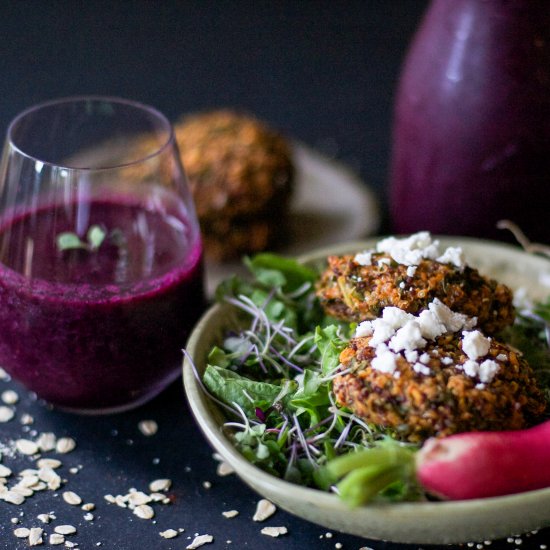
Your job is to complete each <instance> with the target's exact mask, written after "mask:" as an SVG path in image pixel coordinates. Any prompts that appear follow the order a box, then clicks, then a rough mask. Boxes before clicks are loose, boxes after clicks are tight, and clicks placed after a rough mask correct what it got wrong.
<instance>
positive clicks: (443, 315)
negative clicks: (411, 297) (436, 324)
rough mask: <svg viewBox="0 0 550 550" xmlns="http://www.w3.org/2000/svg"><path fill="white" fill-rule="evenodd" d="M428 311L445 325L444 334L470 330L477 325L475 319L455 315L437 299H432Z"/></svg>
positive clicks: (459, 314) (461, 314) (460, 314)
mask: <svg viewBox="0 0 550 550" xmlns="http://www.w3.org/2000/svg"><path fill="white" fill-rule="evenodd" d="M428 310H429V311H432V312H433V313H434V314H435V315H436V316H437V318H438V319H439V321H440V322H441V323H443V324H444V325H445V327H446V329H447V331H446V332H458V331H459V330H463V329H466V330H470V329H472V328H474V327H475V326H476V324H477V317H468V316H467V315H464V314H463V313H455V312H454V311H452V310H451V309H450V308H449V307H447V306H446V305H445V304H444V303H443V302H442V301H441V300H440V299H439V298H434V300H433V302H432V303H431V304H430V305H429V306H428Z"/></svg>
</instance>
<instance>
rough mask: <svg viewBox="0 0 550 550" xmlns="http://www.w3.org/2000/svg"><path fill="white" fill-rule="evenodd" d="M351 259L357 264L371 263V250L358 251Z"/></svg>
mask: <svg viewBox="0 0 550 550" xmlns="http://www.w3.org/2000/svg"><path fill="white" fill-rule="evenodd" d="M353 261H354V262H355V263H356V264H358V265H371V264H372V251H371V250H365V251H364V252H359V253H358V254H356V255H355V257H354V258H353Z"/></svg>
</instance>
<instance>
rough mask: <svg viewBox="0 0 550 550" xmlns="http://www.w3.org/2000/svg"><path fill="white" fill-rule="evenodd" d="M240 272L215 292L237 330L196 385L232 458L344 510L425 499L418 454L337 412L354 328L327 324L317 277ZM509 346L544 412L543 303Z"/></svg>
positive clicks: (296, 267)
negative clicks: (323, 495) (338, 382)
mask: <svg viewBox="0 0 550 550" xmlns="http://www.w3.org/2000/svg"><path fill="white" fill-rule="evenodd" d="M245 262H246V265H247V267H248V269H249V270H250V271H251V273H252V275H253V278H252V280H247V279H243V278H238V277H233V278H231V279H229V280H227V281H225V282H224V283H222V284H221V285H220V286H219V287H218V289H217V291H216V298H217V300H219V301H225V302H229V303H230V304H232V305H233V306H235V308H236V309H237V310H238V311H239V315H240V318H241V323H242V324H241V326H242V328H241V329H239V330H234V331H233V332H231V333H229V334H226V336H225V339H224V341H223V342H221V343H220V345H219V346H216V347H214V348H213V349H212V350H211V352H210V354H209V357H208V361H207V363H208V364H207V367H206V370H205V372H204V375H203V379H202V383H203V387H204V388H205V390H206V391H207V392H208V393H209V394H210V396H211V397H212V398H213V399H215V400H216V401H217V402H218V403H220V404H221V405H222V406H223V407H224V409H225V410H226V411H227V415H228V417H229V418H230V420H229V421H228V422H227V423H226V424H225V427H226V428H227V429H228V430H230V433H231V437H232V439H233V441H234V443H235V445H236V447H237V449H238V450H239V451H240V452H241V453H242V454H243V455H244V456H245V457H246V458H247V459H248V460H249V461H250V462H252V463H253V464H255V465H257V466H259V467H260V468H262V469H264V470H265V471H267V472H269V473H271V474H273V475H276V476H278V477H281V478H283V479H285V480H288V481H292V482H295V483H299V484H302V485H307V486H314V487H319V488H321V489H324V490H328V489H331V488H332V489H333V490H336V491H337V492H339V493H340V495H341V497H342V498H343V499H344V500H346V501H347V502H348V503H349V504H350V505H359V504H361V503H363V502H365V501H366V500H370V499H372V498H376V499H382V500H415V499H421V498H423V494H422V492H421V491H420V489H419V486H418V485H417V483H416V480H415V478H414V475H413V474H412V472H413V469H414V468H413V464H414V453H415V450H416V449H417V447H415V446H414V445H412V444H408V443H401V442H398V441H396V440H395V439H393V438H392V433H391V432H389V431H387V430H384V429H382V428H380V427H377V426H373V425H369V424H367V423H365V422H364V421H363V420H362V419H360V418H358V417H357V416H355V415H354V414H353V413H352V412H351V411H350V410H348V409H346V408H343V407H339V406H337V405H336V403H335V400H334V396H333V394H332V392H331V381H332V379H333V377H334V376H335V375H336V371H337V370H338V368H339V355H340V352H341V351H342V350H343V349H344V347H345V346H346V345H347V341H348V339H349V337H350V335H351V333H352V332H353V331H354V329H355V325H354V324H352V325H348V324H346V323H340V322H338V321H335V320H334V319H333V318H329V317H327V316H325V314H324V312H323V310H322V309H321V307H320V305H319V304H318V301H317V299H316V297H315V293H314V284H315V281H316V280H317V277H318V273H317V272H316V271H315V270H314V269H311V268H309V267H307V266H304V265H301V264H299V263H297V262H296V261H294V260H290V259H287V258H283V257H280V256H277V255H274V254H259V255H257V256H255V257H254V258H252V259H250V258H247V259H246V260H245ZM507 339H508V341H509V342H510V343H511V344H512V345H514V346H516V347H517V348H519V349H521V350H522V351H523V352H524V353H525V355H526V356H527V359H528V360H530V361H531V364H532V365H533V367H534V368H535V369H536V371H537V375H538V376H539V378H540V383H541V385H542V386H543V387H544V388H545V391H546V392H547V396H548V401H549V402H550V352H549V345H550V300H549V301H548V302H546V303H544V304H538V305H537V306H536V307H534V308H532V309H530V310H525V311H523V312H521V313H520V315H519V316H518V322H517V323H516V324H515V325H514V326H513V327H512V328H511V329H509V330H508V334H507ZM365 450H369V451H368V465H365V460H364V456H365V455H364V452H365ZM350 451H358V452H350ZM338 479H341V481H340V482H339V483H337V484H336V481H337V480H338Z"/></svg>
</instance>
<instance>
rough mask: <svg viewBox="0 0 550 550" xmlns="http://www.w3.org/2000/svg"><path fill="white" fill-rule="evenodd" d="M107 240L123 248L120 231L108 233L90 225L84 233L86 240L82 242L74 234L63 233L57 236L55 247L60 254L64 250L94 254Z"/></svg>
mask: <svg viewBox="0 0 550 550" xmlns="http://www.w3.org/2000/svg"><path fill="white" fill-rule="evenodd" d="M106 239H108V240H109V242H111V243H112V244H114V245H115V246H117V247H119V248H120V247H124V246H125V244H126V239H125V237H124V234H123V233H122V231H121V230H120V229H116V228H115V229H113V230H112V231H110V232H109V233H107V231H106V230H105V228H104V227H102V226H101V225H97V224H94V225H91V226H90V228H89V229H88V231H87V232H86V240H82V239H81V238H80V237H79V236H78V235H77V234H76V233H74V232H72V231H65V232H63V233H60V234H59V235H57V238H56V245H57V249H58V250H59V251H60V252H64V251H65V250H86V251H88V252H95V251H96V250H98V249H99V248H100V247H101V245H102V244H103V243H104V242H105V240H106Z"/></svg>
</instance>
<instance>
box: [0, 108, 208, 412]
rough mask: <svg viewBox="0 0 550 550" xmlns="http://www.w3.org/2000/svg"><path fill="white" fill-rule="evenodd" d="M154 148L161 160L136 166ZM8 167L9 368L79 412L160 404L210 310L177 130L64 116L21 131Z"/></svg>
mask: <svg viewBox="0 0 550 550" xmlns="http://www.w3.org/2000/svg"><path fill="white" fill-rule="evenodd" d="M48 121H49V124H48ZM36 134H38V135H36ZM144 135H147V136H151V135H153V136H155V139H153V140H152V143H153V144H154V146H153V147H152V149H151V152H150V154H149V155H148V156H146V157H144V158H141V157H140V158H132V147H133V146H135V144H136V139H137V140H139V139H141V138H142V136H144ZM30 136H32V137H30ZM115 151H116V159H117V160H116V161H113V160H111V157H112V156H113V152H115ZM106 157H108V158H106ZM121 158H122V159H123V162H121V160H120V159H121ZM117 162H118V163H120V164H117ZM140 164H143V170H140ZM2 166H3V172H2V174H3V176H4V177H3V179H2V182H1V185H2V187H1V189H0V365H2V366H3V367H4V368H5V369H6V371H8V372H9V373H10V374H11V375H12V376H13V377H14V378H15V379H17V380H19V381H20V382H22V383H23V384H24V385H25V386H26V387H27V388H29V389H30V390H32V391H34V392H36V394H37V395H38V396H39V397H41V398H43V399H45V400H47V401H48V402H50V403H52V404H54V405H57V406H59V407H61V408H64V409H68V410H72V411H78V412H95V413H101V412H113V411H118V410H124V409H127V408H130V407H133V406H136V405H138V404H140V403H143V402H145V401H147V400H148V399H150V398H152V397H153V396H155V395H156V394H158V393H159V392H160V391H161V390H162V389H163V388H165V387H166V386H167V385H168V384H169V383H170V382H171V381H173V380H174V379H175V378H176V377H177V376H178V375H179V372H180V367H181V361H182V348H183V346H184V344H185V341H186V338H187V335H188V333H189V331H190V329H191V327H192V326H193V324H194V323H195V321H196V320H197V319H198V317H199V315H200V314H201V313H202V311H203V308H204V304H205V299H204V292H203V273H202V248H201V241H200V234H199V230H198V223H197V219H196V216H195V212H194V208H193V204H192V200H191V198H190V195H189V192H188V189H187V186H186V182H185V179H184V175H183V171H182V169H181V165H180V162H179V155H178V152H177V148H176V145H175V143H174V139H173V135H172V132H171V127H170V125H169V123H168V122H167V121H166V119H165V118H164V117H163V116H162V115H160V114H159V113H158V112H156V111H154V110H153V109H151V108H148V107H144V106H142V105H139V104H135V103H131V102H126V101H123V100H118V99H111V98H75V99H69V100H61V101H56V102H51V103H48V104H44V105H42V106H38V107H35V108H33V109H31V110H29V111H27V112H25V113H23V114H22V115H20V116H19V117H18V118H17V119H16V120H15V121H14V122H13V123H12V125H11V126H10V130H9V133H8V146H7V153H6V154H5V155H4V158H3V163H2ZM136 168H137V169H136ZM141 173H143V174H146V177H145V178H144V179H140V178H139V177H136V174H138V175H139V174H141Z"/></svg>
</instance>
